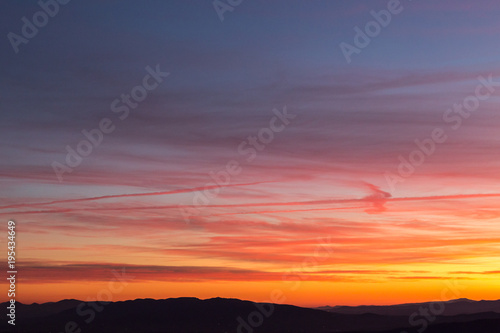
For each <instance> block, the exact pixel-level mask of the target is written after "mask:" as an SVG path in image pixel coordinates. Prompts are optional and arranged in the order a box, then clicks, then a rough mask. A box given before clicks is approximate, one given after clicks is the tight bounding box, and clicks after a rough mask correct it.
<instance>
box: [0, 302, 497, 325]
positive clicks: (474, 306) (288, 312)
mask: <svg viewBox="0 0 500 333" xmlns="http://www.w3.org/2000/svg"><path fill="white" fill-rule="evenodd" d="M485 302H486V303H485ZM490 302H492V303H490ZM428 304H429V303H420V304H405V305H396V306H389V307H373V306H368V307H366V306H360V307H331V308H330V307H325V308H322V309H311V308H302V307H297V306H292V305H281V304H270V303H255V302H250V301H242V300H238V299H224V298H212V299H207V300H200V299H197V298H186V297H184V298H169V299H162V300H154V299H136V300H131V301H120V302H111V303H101V302H82V301H78V300H63V301H60V302H52V303H43V304H36V303H34V304H30V305H26V304H21V303H16V331H18V332H26V333H34V332H37V333H38V332H52V333H66V332H79V330H81V332H92V333H101V332H102V333H104V332H106V333H115V332H134V333H153V332H155V333H160V332H161V333H167V332H171V333H187V332H198V333H216V332H217V333H225V332H228V333H229V332H236V333H279V332H288V333H292V332H297V333H299V332H300V333H327V332H328V333H329V332H332V333H333V332H352V333H354V332H356V333H362V332H363V333H367V332H379V333H382V332H384V333H401V331H407V332H408V333H413V332H417V329H418V328H419V327H416V326H412V325H410V323H409V315H407V313H408V311H410V309H409V308H407V307H408V306H413V307H414V306H417V307H419V306H421V307H425V306H428ZM457 304H458V305H457ZM465 304H468V306H467V307H465ZM495 304H496V305H498V304H499V301H480V302H476V301H468V300H459V301H450V302H445V303H444V307H445V308H448V307H450V308H452V310H450V313H454V314H453V315H440V316H437V317H436V318H435V319H434V320H432V321H429V322H428V327H426V333H434V332H436V333H437V332H439V333H444V332H453V333H457V332H474V333H490V332H492V333H493V332H495V333H497V332H500V330H499V328H500V313H499V312H500V311H499V309H498V306H497V307H496V308H495V309H494V310H495V311H491V310H490V311H483V309H485V308H490V307H492V306H494V305H495ZM2 305H3V306H7V303H2ZM383 308H389V309H391V311H388V310H383ZM460 308H461V309H463V311H464V312H462V313H457V312H459V309H460ZM372 309H374V311H375V312H379V313H370V312H365V311H371V310H372ZM336 310H338V311H341V312H342V311H343V312H359V313H336V312H334V311H336ZM403 310H404V311H403ZM403 313H404V315H403ZM464 327H468V328H469V330H468V331H467V330H465V331H464V330H463V328H464ZM12 331H14V330H12V326H11V325H8V324H7V323H6V322H5V321H4V322H2V323H1V324H0V332H12Z"/></svg>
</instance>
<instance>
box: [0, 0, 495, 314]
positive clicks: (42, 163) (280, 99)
mask: <svg viewBox="0 0 500 333" xmlns="http://www.w3.org/2000/svg"><path fill="white" fill-rule="evenodd" d="M234 2H236V1H234ZM223 3H226V1H223ZM2 6H3V10H2V11H1V13H0V16H1V20H0V22H1V23H0V27H1V31H2V36H4V37H2V38H3V39H2V47H1V48H0V58H1V59H2V62H1V65H0V71H1V75H0V86H1V91H2V95H1V98H0V115H1V118H0V142H1V144H2V146H1V157H2V159H1V161H2V163H1V164H0V183H1V185H0V198H1V201H0V216H1V219H2V220H3V221H4V222H2V225H3V226H4V227H3V228H2V230H3V232H4V235H6V233H7V227H6V225H7V221H8V220H9V219H13V220H15V221H16V223H17V229H16V230H17V233H18V236H17V253H16V254H17V260H18V264H19V281H18V290H19V293H18V296H17V300H18V301H20V302H27V303H31V302H46V301H57V300H61V299H65V298H75V299H81V300H89V299H95V298H102V297H103V295H105V294H107V295H109V293H106V292H105V290H108V289H109V285H110V281H113V280H114V279H116V278H117V277H116V276H117V274H118V275H119V274H123V272H125V276H126V280H127V285H126V286H125V287H124V288H123V290H120V291H119V292H118V291H117V292H112V299H113V300H126V299H135V298H169V297H181V296H188V297H199V298H210V297H230V298H239V299H247V300H254V301H266V300H271V294H273V293H274V292H276V291H279V292H280V293H281V295H282V296H283V297H282V299H281V300H282V301H281V302H282V303H288V304H295V305H301V306H321V305H337V304H346V305H358V304H394V303H405V302H417V301H430V300H448V299H454V298H462V297H466V298H470V299H499V298H500V285H499V284H498V279H499V277H500V268H499V266H498V262H499V260H500V233H499V230H500V228H499V227H500V208H499V207H500V205H499V204H498V202H499V200H500V188H499V185H500V172H499V170H500V131H499V127H500V112H499V108H498V106H499V103H500V98H499V97H500V39H499V38H498V35H499V32H500V23H499V21H498V17H499V15H500V4H499V3H498V2H496V1H493V0H492V1H477V2H473V1H456V0H454V1H452V0H446V1H430V0H413V1H409V0H401V3H400V4H399V7H398V8H399V9H400V10H399V13H398V14H393V15H392V16H391V21H390V23H388V24H387V26H386V27H382V28H381V29H380V32H379V34H377V35H376V36H374V37H372V38H370V39H371V40H370V41H369V44H368V45H367V46H365V47H363V48H359V49H358V50H359V52H358V53H353V54H352V55H351V59H350V60H351V61H350V63H348V62H347V60H346V57H345V56H344V54H343V52H342V49H341V47H340V45H341V43H347V44H350V45H353V46H354V45H355V44H354V43H355V42H354V38H355V35H356V31H355V29H354V28H355V27H360V28H361V30H363V31H364V30H365V25H366V24H367V23H368V22H370V21H373V20H374V17H373V16H372V14H370V12H371V11H375V12H379V11H381V10H386V9H387V8H388V1H314V2H313V1H284V0H282V1H272V2H269V1H263V0H259V1H255V0H244V1H242V2H241V4H239V5H237V6H234V7H231V8H232V11H230V10H228V11H226V12H224V13H223V18H224V20H223V21H221V20H220V17H219V15H218V13H217V11H216V9H215V8H214V6H213V3H212V1H180V0H179V1H131V0H128V1H106V2H102V1H90V2H89V1H70V2H69V3H68V4H65V5H60V8H59V11H58V13H57V14H55V15H54V17H50V18H49V21H48V23H47V24H46V25H45V26H43V27H41V28H39V29H38V30H39V31H38V33H37V34H36V36H34V37H32V38H30V39H29V41H28V42H27V43H23V44H20V45H18V52H17V53H16V52H15V51H14V48H13V46H12V43H11V42H10V41H9V39H8V38H7V37H6V36H7V35H8V34H9V33H10V32H13V33H15V34H18V35H21V33H22V32H21V29H22V26H23V24H24V23H23V21H22V18H23V17H24V16H26V17H27V18H28V19H29V20H32V17H33V14H34V13H36V12H37V11H40V10H41V8H40V6H39V5H38V4H37V2H36V1H9V2H4V4H3V5H2ZM155 71H156V73H158V72H159V71H160V72H161V73H162V74H161V75H160V76H158V74H156V79H155V77H154V75H152V74H151V73H154V72H155ZM167 72H168V74H166V73H167ZM148 75H149V76H148ZM137 86H139V87H141V88H137V89H135V87H137ZM147 86H149V87H151V86H155V87H154V88H152V89H150V90H144V89H143V88H142V87H147ZM134 89H135V90H134ZM141 89H142V91H147V96H146V97H145V98H144V100H142V101H140V102H137V103H135V102H131V104H129V106H127V104H126V102H124V101H123V100H122V94H123V95H127V94H129V95H130V94H131V92H133V91H135V92H138V91H141ZM133 103H135V104H133ZM130 105H134V106H130ZM118 107H121V109H118ZM470 109H472V111H468V110H470ZM125 110H127V111H125ZM103 119H109V121H110V123H108V124H107V126H108V128H109V127H110V126H112V127H113V130H110V133H103V132H100V133H102V141H101V142H100V143H99V144H98V145H94V146H93V147H92V148H91V149H92V151H91V152H90V153H89V154H88V156H84V157H83V158H82V160H81V161H80V164H79V165H77V166H75V167H71V166H68V164H67V161H66V158H67V154H68V150H67V149H68V148H67V147H69V148H70V149H74V150H77V149H78V148H77V147H78V145H79V143H80V142H81V141H82V140H87V138H86V136H85V135H84V134H83V133H82V131H84V130H85V131H89V132H90V131H92V130H94V129H96V128H99V126H100V124H101V127H103V126H102V122H103ZM104 122H105V123H106V120H105V121H104ZM110 124H111V125H110ZM104 127H106V125H105V126H104ZM93 133H97V132H93ZM433 133H434V134H433ZM433 137H434V140H433V139H432V138H433ZM94 138H98V136H96V137H94ZM255 140H257V141H255ZM252 142H253V143H252ZM430 142H432V143H430ZM419 145H420V147H424V148H419ZM80 146H81V147H83V148H82V149H86V148H88V146H85V145H84V144H83V146H82V145H80ZM84 146H85V147H86V148H85V147H84ZM81 147H80V148H81ZM425 147H427V148H425ZM422 149H424V150H425V149H428V151H427V153H425V152H421V151H422ZM73 158H74V157H73ZM410 160H413V161H414V162H415V161H416V164H418V165H416V166H413V167H409V165H411V162H410ZM70 161H71V159H70ZM402 161H404V162H402ZM73 162H74V161H73ZM417 162H418V163H417ZM75 164H78V162H75ZM61 166H65V168H67V169H65V170H66V172H64V173H59V177H58V175H57V171H55V170H57V168H61ZM69 169H70V170H71V172H69V171H68V170H69ZM408 169H410V171H408ZM59 170H60V169H59ZM228 171H231V172H232V174H229V173H228ZM228 175H229V176H228ZM0 245H1V246H2V249H3V250H2V251H3V253H4V255H3V257H2V258H3V262H4V264H2V265H5V263H6V261H7V259H6V252H7V249H6V248H7V239H6V237H3V236H2V237H1V242H0ZM2 267H4V266H2ZM113 272H114V273H113ZM118 272H119V273H118ZM4 281H5V280H4ZM4 283H5V282H4ZM4 286H5V287H6V284H4ZM4 289H5V288H4ZM103 290H104V291H103ZM0 299H1V300H5V299H7V295H6V293H2V296H1V298H0Z"/></svg>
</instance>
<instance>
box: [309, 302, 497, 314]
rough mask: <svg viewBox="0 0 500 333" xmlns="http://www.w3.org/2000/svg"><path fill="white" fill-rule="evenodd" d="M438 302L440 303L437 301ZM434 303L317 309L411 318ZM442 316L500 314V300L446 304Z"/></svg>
mask: <svg viewBox="0 0 500 333" xmlns="http://www.w3.org/2000/svg"><path fill="white" fill-rule="evenodd" d="M437 302H438V301H437ZM432 303H436V302H424V303H407V304H396V305H361V306H322V307H318V308H317V309H320V310H324V311H328V312H332V313H342V314H363V313H373V314H379V315H392V316H409V315H411V314H412V313H413V312H415V311H418V310H419V308H420V307H429V306H430V305H431V304H432ZM441 303H443V305H444V307H443V308H444V311H443V312H442V315H445V316H456V315H461V314H473V313H479V312H497V313H500V300H494V301H487V300H482V301H473V300H470V299H467V298H459V299H454V300H450V301H446V302H441Z"/></svg>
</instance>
